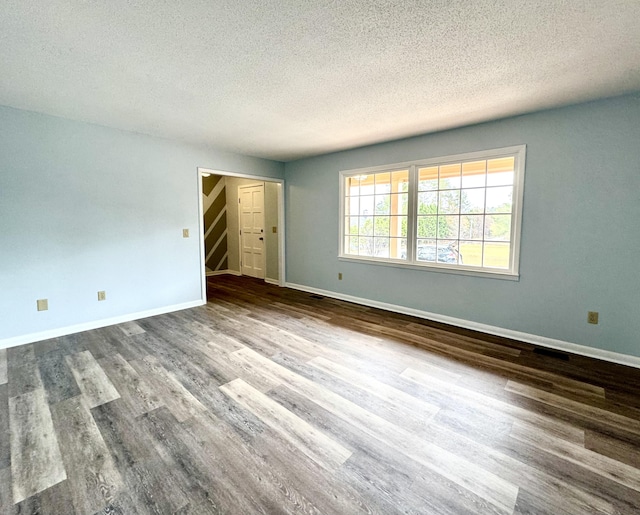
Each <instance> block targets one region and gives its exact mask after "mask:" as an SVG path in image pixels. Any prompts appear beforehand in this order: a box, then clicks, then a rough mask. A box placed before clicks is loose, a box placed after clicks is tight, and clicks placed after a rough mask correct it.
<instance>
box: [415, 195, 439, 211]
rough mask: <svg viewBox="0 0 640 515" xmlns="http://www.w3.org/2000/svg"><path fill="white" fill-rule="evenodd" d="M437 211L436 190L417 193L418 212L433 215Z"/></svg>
mask: <svg viewBox="0 0 640 515" xmlns="http://www.w3.org/2000/svg"><path fill="white" fill-rule="evenodd" d="M437 212H438V192H437V191H433V192H426V193H425V192H423V193H418V214H419V215H435V214H436V213H437Z"/></svg>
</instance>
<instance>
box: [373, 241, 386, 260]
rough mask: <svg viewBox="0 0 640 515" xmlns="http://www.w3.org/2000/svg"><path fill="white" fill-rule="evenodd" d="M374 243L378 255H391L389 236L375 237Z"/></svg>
mask: <svg viewBox="0 0 640 515" xmlns="http://www.w3.org/2000/svg"><path fill="white" fill-rule="evenodd" d="M373 245H374V248H375V250H374V252H375V256H376V257H384V258H388V257H389V238H374V239H373Z"/></svg>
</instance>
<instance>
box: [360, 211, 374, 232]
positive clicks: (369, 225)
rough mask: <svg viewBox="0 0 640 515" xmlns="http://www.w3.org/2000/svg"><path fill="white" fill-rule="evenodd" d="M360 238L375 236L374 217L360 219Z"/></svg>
mask: <svg viewBox="0 0 640 515" xmlns="http://www.w3.org/2000/svg"><path fill="white" fill-rule="evenodd" d="M359 226H360V229H359V231H358V232H359V234H360V236H373V217H372V216H361V217H360V224H359Z"/></svg>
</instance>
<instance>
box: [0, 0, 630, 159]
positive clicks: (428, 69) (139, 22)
mask: <svg viewBox="0 0 640 515" xmlns="http://www.w3.org/2000/svg"><path fill="white" fill-rule="evenodd" d="M639 21H640V1H638V0H565V1H561V0H555V1H554V0H478V1H471V0H428V1H427V0H422V1H412V0H404V1H401V2H400V1H387V0H334V1H330V0H256V1H251V0H235V1H215V0H213V1H212V0H186V1H181V2H176V1H172V0H139V1H133V0H130V1H126V0H109V1H106V2H105V1H100V0H84V1H80V0H47V1H44V2H43V1H42V0H3V1H2V3H1V5H0V104H2V105H8V106H12V107H17V108H22V109H29V110H33V111H39V112H43V113H48V114H53V115H57V116H62V117H66V118H71V119H75V120H82V121H86V122H92V123H97V124H101V125H106V126H109V127H115V128H120V129H126V130H132V131H136V132H141V133H145V134H151V135H156V136H162V137H167V138H172V139H177V140H182V141H187V142H192V143H198V144H202V143H204V144H208V145H212V146H215V147H219V148H223V149H227V150H231V151H235V152H241V153H244V154H248V155H254V156H260V157H266V158H271V159H276V160H281V161H288V160H292V159H296V158H300V157H305V156H310V155H315V154H321V153H326V152H330V151H334V150H340V149H346V148H351V147H355V146H361V145H365V144H370V143H376V142H379V141H386V140H390V139H396V138H401V137H405V136H411V135H415V134H421V133H425V132H431V131H436V130H441V129H446V128H452V127H458V126H462V125H468V124H471V123H476V122H481V121H486V120H491V119H496V118H501V117H505V116H510V115H515V114H521V113H525V112H530V111H534V110H538V109H544V108H548V107H554V106H560V105H565V104H572V103H577V102H581V101H586V100H592V99H596V98H602V97H607V96H614V95H618V94H623V93H627V92H631V91H638V90H640V28H639V27H640V25H639Z"/></svg>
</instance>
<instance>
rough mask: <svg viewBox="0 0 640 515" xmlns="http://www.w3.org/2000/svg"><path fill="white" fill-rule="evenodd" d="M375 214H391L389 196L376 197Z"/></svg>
mask: <svg viewBox="0 0 640 515" xmlns="http://www.w3.org/2000/svg"><path fill="white" fill-rule="evenodd" d="M375 203H376V206H375V214H376V215H390V214H391V195H376V197H375Z"/></svg>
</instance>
